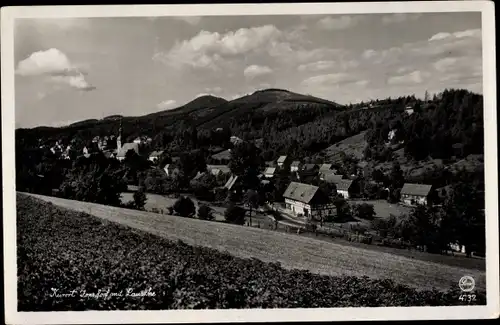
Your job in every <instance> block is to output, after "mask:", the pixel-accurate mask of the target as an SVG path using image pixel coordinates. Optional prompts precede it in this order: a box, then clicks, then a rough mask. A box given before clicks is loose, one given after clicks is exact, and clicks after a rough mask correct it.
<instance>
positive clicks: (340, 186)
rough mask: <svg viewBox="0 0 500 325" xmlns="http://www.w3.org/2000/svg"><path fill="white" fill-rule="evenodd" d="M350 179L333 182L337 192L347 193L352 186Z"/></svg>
mask: <svg viewBox="0 0 500 325" xmlns="http://www.w3.org/2000/svg"><path fill="white" fill-rule="evenodd" d="M352 182H353V181H352V179H341V180H339V181H335V182H333V183H334V184H335V186H336V187H337V190H340V191H347V190H349V188H350V187H351V185H352Z"/></svg>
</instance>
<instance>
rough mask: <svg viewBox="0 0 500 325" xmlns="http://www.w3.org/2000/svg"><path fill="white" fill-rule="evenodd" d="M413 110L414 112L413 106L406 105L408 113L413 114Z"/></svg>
mask: <svg viewBox="0 0 500 325" xmlns="http://www.w3.org/2000/svg"><path fill="white" fill-rule="evenodd" d="M413 112H414V109H413V106H406V108H405V113H406V114H408V115H411V114H413Z"/></svg>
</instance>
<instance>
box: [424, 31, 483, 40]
mask: <svg viewBox="0 0 500 325" xmlns="http://www.w3.org/2000/svg"><path fill="white" fill-rule="evenodd" d="M464 37H474V38H479V39H480V38H481V30H480V29H468V30H464V31H458V32H455V33H444V32H441V33H437V34H434V35H432V36H431V38H429V42H432V41H439V40H443V39H447V38H464Z"/></svg>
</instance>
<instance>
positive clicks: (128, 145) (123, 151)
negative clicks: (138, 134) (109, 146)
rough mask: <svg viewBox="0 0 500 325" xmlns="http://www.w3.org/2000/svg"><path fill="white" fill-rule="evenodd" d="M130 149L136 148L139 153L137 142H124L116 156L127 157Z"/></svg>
mask: <svg viewBox="0 0 500 325" xmlns="http://www.w3.org/2000/svg"><path fill="white" fill-rule="evenodd" d="M129 150H134V151H135V153H137V154H139V145H138V144H137V143H124V144H123V146H122V147H121V148H120V150H119V151H118V154H117V155H116V156H117V157H125V155H126V154H127V152H128V151H129Z"/></svg>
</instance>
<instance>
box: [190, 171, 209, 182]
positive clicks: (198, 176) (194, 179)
mask: <svg viewBox="0 0 500 325" xmlns="http://www.w3.org/2000/svg"><path fill="white" fill-rule="evenodd" d="M205 174H206V172H198V173H196V176H195V177H193V179H192V180H191V182H195V181H198V180H199V179H201V178H202V177H203V176H205Z"/></svg>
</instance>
